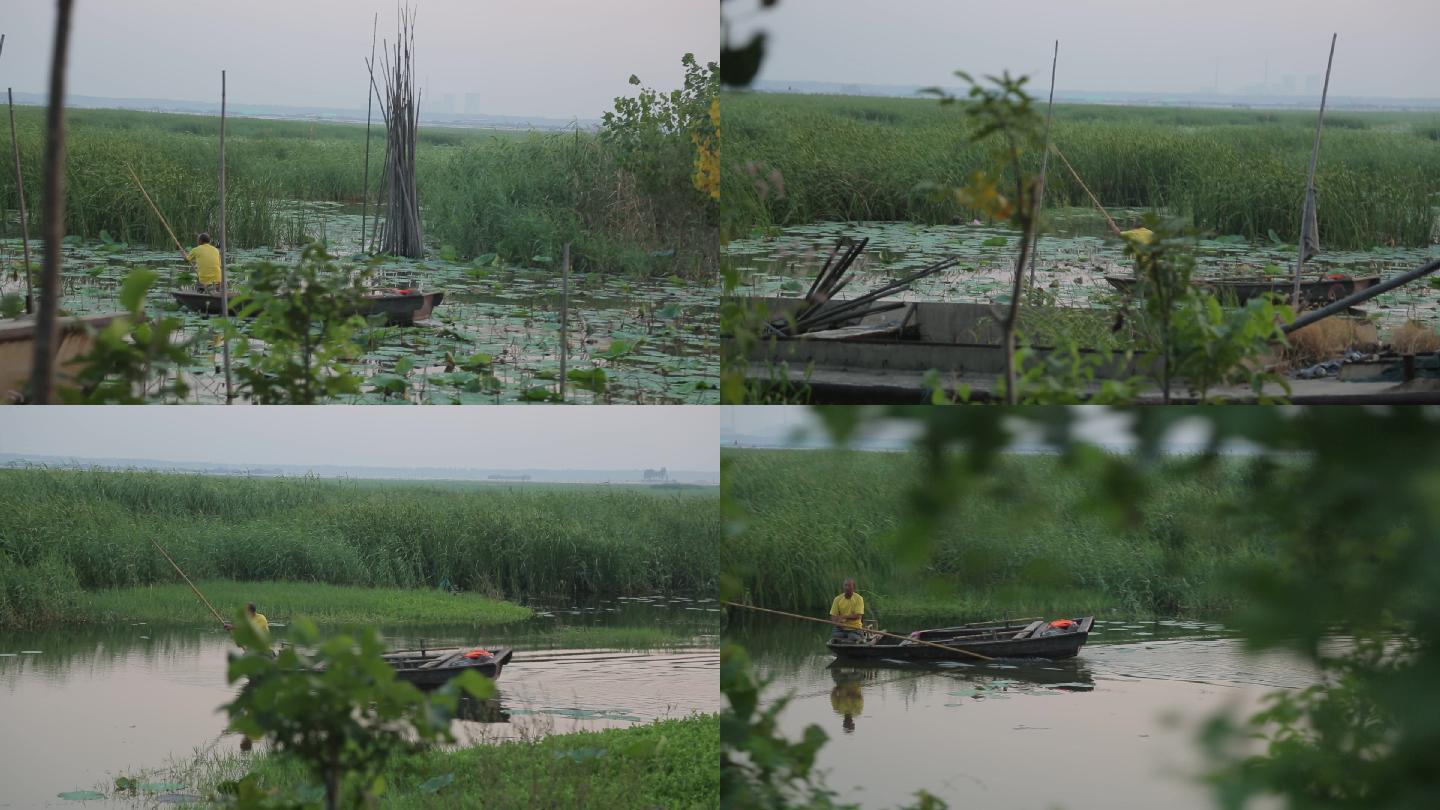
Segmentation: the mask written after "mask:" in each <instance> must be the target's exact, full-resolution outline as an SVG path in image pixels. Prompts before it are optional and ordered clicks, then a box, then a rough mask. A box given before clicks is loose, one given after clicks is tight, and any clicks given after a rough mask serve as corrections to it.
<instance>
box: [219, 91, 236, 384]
mask: <svg viewBox="0 0 1440 810" xmlns="http://www.w3.org/2000/svg"><path fill="white" fill-rule="evenodd" d="M220 316H221V317H222V318H224V319H225V326H224V329H225V331H224V333H223V334H222V335H221V337H220V347H221V348H220V353H221V355H222V356H223V357H224V359H225V404H226V405H229V404H230V403H232V402H234V401H235V385H234V382H233V381H232V380H231V378H230V279H229V270H228V268H226V266H225V71H223V70H222V71H220Z"/></svg>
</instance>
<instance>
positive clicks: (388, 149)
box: [365, 7, 425, 259]
mask: <svg viewBox="0 0 1440 810" xmlns="http://www.w3.org/2000/svg"><path fill="white" fill-rule="evenodd" d="M396 25H397V28H398V29H399V32H398V35H397V39H396V41H395V44H394V46H393V47H392V46H391V45H390V44H389V43H386V44H385V48H384V50H383V60H382V64H381V65H379V67H380V68H382V71H381V78H382V80H383V82H384V85H385V86H384V92H383V93H382V92H381V88H380V87H379V86H378V85H377V84H376V82H375V68H376V67H377V66H376V64H375V62H374V61H367V62H366V63H365V64H366V67H368V68H369V69H370V86H371V89H372V90H373V91H374V93H375V96H376V101H377V102H378V105H379V107H380V118H381V120H383V121H384V122H385V129H386V138H385V163H384V169H383V173H382V180H381V192H380V193H381V196H382V197H383V199H384V203H383V208H384V211H385V217H384V225H383V226H380V251H381V252H383V253H389V254H392V255H395V256H408V257H410V258H416V259H418V258H423V257H424V255H425V243H424V237H423V234H422V231H421V228H420V195H419V191H418V189H417V188H416V183H415V146H416V143H417V141H418V140H419V133H420V98H419V94H418V93H417V91H416V89H415V12H414V11H412V10H411V9H410V8H408V7H406V8H400V9H397V10H396ZM377 224H378V217H377Z"/></svg>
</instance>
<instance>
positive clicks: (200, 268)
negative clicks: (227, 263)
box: [188, 245, 220, 284]
mask: <svg viewBox="0 0 1440 810" xmlns="http://www.w3.org/2000/svg"><path fill="white" fill-rule="evenodd" d="M188 258H189V259H190V261H192V262H194V263H195V275H197V276H198V277H199V278H200V283H201V284H219V283H220V251H219V250H216V249H215V246H214V245H196V246H195V249H194V250H192V251H190V255H189V257H188Z"/></svg>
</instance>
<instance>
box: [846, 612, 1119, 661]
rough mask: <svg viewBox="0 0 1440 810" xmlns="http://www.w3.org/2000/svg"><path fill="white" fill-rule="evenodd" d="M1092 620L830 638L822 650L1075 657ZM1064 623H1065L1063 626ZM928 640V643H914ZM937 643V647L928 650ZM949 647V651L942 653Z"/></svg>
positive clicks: (954, 657) (924, 657) (937, 656)
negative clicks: (860, 638)
mask: <svg viewBox="0 0 1440 810" xmlns="http://www.w3.org/2000/svg"><path fill="white" fill-rule="evenodd" d="M1094 621H1095V619H1094V617H1093V616H1086V617H1084V618H1081V619H1073V620H1072V619H1062V620H1057V621H1055V622H1046V621H1044V620H1043V619H1035V620H1032V621H1030V622H1023V623H1022V622H982V623H977V624H966V625H961V626H959V627H945V628H940V629H935V630H919V631H916V632H914V633H911V634H910V637H909V639H906V640H903V641H902V640H900V639H898V638H893V637H885V636H873V637H871V638H870V640H867V641H865V642H862V643H858V644H854V643H841V642H837V641H834V640H831V641H829V642H827V643H826V645H825V646H827V647H829V648H830V652H831V653H832V654H834V655H835V656H836V657H837V658H855V659H881V658H884V659H890V660H900V661H969V660H974V656H970V655H966V654H965V653H964V652H961V650H965V651H968V652H973V653H979V654H980V655H984V656H988V657H990V658H1048V659H1051V660H1056V659H1062V658H1074V657H1075V656H1076V654H1078V653H1079V652H1080V648H1081V647H1083V646H1084V645H1085V641H1086V639H1088V638H1089V637H1090V627H1091V625H1092V624H1093V623H1094ZM1064 622H1069V624H1068V625H1065V624H1063V623H1064ZM920 641H928V642H931V644H920V643H917V642H920ZM932 644H939V645H942V646H941V647H936V646H931V645H932ZM944 647H949V648H952V649H948V650H947V649H944Z"/></svg>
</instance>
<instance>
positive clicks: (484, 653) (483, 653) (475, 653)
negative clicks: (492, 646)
mask: <svg viewBox="0 0 1440 810" xmlns="http://www.w3.org/2000/svg"><path fill="white" fill-rule="evenodd" d="M489 655H490V651H489V650H482V649H479V648H476V649H473V650H471V651H470V652H467V653H465V657H466V658H484V657H488V656H489Z"/></svg>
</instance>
